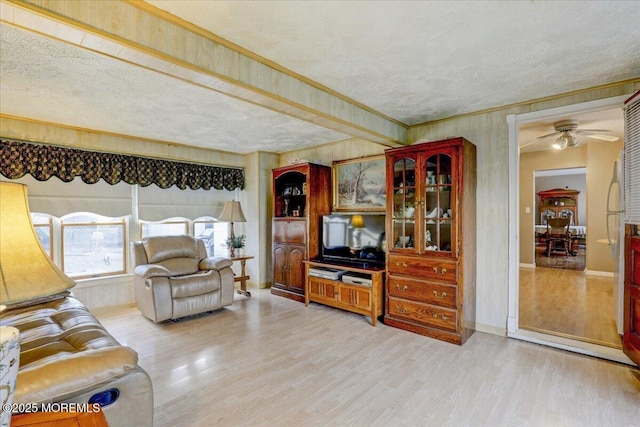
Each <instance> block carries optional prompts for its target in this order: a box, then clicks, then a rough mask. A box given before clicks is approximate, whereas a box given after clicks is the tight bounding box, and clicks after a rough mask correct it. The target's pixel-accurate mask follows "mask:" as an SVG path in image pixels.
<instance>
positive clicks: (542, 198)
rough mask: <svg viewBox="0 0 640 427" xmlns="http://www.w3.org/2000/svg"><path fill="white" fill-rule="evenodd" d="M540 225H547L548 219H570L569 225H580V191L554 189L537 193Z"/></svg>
mask: <svg viewBox="0 0 640 427" xmlns="http://www.w3.org/2000/svg"><path fill="white" fill-rule="evenodd" d="M536 194H537V195H538V214H539V218H540V225H547V219H551V218H567V217H568V218H570V219H571V221H570V222H569V225H579V224H578V194H580V192H579V191H578V190H572V189H566V188H554V189H552V190H544V191H539V192H537V193H536Z"/></svg>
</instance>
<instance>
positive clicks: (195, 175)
mask: <svg viewBox="0 0 640 427" xmlns="http://www.w3.org/2000/svg"><path fill="white" fill-rule="evenodd" d="M0 173H2V175H4V176H6V177H7V178H10V179H17V178H21V177H23V176H24V175H26V174H31V175H32V176H33V177H34V178H35V179H37V180H38V181H46V180H48V179H49V178H51V177H52V176H57V177H58V178H60V179H61V180H62V181H64V182H69V181H72V180H73V179H74V178H75V177H76V176H79V177H81V178H82V180H83V181H84V182H86V183H87V184H95V183H96V182H98V181H99V180H100V179H104V180H105V181H106V182H108V183H109V184H116V183H118V182H120V181H124V182H126V183H128V184H139V185H141V186H142V187H146V186H148V185H151V184H156V185H157V186H158V187H160V188H169V187H171V186H172V185H175V186H177V187H178V188H180V189H182V190H184V189H186V188H187V187H189V188H191V189H192V190H197V189H199V188H203V189H205V190H209V189H211V188H215V189H216V190H222V189H225V190H229V191H231V190H235V189H236V188H240V189H243V188H244V170H243V169H238V168H228V167H222V166H209V165H202V164H196V163H185V162H177V161H173V160H160V159H152V158H147V157H139V156H129V155H126V154H112V153H101V152H97V151H85V150H78V149H74V148H65V147H57V146H53V145H43V144H34V143H30V142H23V141H14V140H6V139H2V140H0Z"/></svg>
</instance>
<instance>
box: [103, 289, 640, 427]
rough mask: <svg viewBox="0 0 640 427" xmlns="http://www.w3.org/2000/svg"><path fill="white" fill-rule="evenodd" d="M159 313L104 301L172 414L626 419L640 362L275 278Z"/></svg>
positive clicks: (388, 422)
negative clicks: (362, 309)
mask: <svg viewBox="0 0 640 427" xmlns="http://www.w3.org/2000/svg"><path fill="white" fill-rule="evenodd" d="M251 293H252V295H253V296H252V297H251V298H245V297H242V296H236V302H235V303H234V304H233V305H232V306H230V307H228V308H225V309H222V310H219V311H217V312H214V313H212V314H207V315H201V316H196V317H193V318H188V319H183V320H181V321H180V322H177V323H172V322H167V323H163V324H157V325H156V324H154V323H152V322H151V321H149V320H148V319H146V318H144V317H143V316H142V315H141V314H140V313H139V312H138V311H137V309H136V308H135V307H120V308H116V309H110V310H108V311H104V310H102V311H96V315H97V317H98V318H99V319H100V321H101V322H102V323H103V324H104V325H105V327H106V328H107V329H108V330H109V331H110V332H111V333H112V334H113V335H114V336H115V337H116V338H117V339H118V340H119V341H120V342H121V343H123V344H125V345H129V346H131V347H133V348H134V349H135V350H136V351H137V352H138V353H139V357H140V362H139V363H140V365H141V366H142V367H143V368H144V369H145V370H147V372H148V373H149V374H150V376H151V378H152V381H153V389H154V398H155V423H154V425H155V426H156V427H163V426H172V427H174V426H181V427H190V426H213V425H215V426H270V427H277V426H302V427H305V426H384V427H389V426H405V427H409V426H444V425H447V426H549V425H563V426H587V425H606V426H614V425H615V426H623V425H624V426H627V425H634V424H635V425H637V423H638V420H639V419H640V418H639V417H640V409H639V408H640V372H639V371H638V369H635V368H631V367H629V366H626V365H621V364H616V363H612V362H607V361H603V360H600V359H596V358H593V357H588V356H582V355H577V354H574V353H569V352H565V351H562V350H557V349H553V348H549V347H544V346H541V345H538V344H532V343H528V342H524V341H518V340H515V339H509V338H506V337H502V336H496V335H490V334H485V333H481V332H476V333H475V334H474V335H472V336H471V338H470V339H469V340H468V341H467V342H466V343H465V345H464V346H462V347H459V346H456V345H453V344H448V343H445V342H441V341H437V340H434V339H431V338H427V337H424V336H421V335H417V334H413V333H410V332H407V331H403V330H399V329H395V328H392V327H389V326H387V325H384V324H381V323H378V326H377V327H375V328H374V327H372V326H371V324H370V323H369V319H368V318H366V317H363V316H360V315H357V314H353V313H348V312H345V311H341V310H337V309H333V308H329V307H326V306H322V305H319V304H314V303H312V304H311V305H310V306H309V307H305V306H304V304H301V303H298V302H295V301H292V300H289V299H285V298H281V297H276V296H273V295H271V294H270V293H269V290H268V289H265V290H255V289H252V290H251Z"/></svg>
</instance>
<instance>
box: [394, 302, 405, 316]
mask: <svg viewBox="0 0 640 427" xmlns="http://www.w3.org/2000/svg"><path fill="white" fill-rule="evenodd" d="M396 310H398V313H400V314H406V313H407V308H406V307H405V306H403V305H401V304H396Z"/></svg>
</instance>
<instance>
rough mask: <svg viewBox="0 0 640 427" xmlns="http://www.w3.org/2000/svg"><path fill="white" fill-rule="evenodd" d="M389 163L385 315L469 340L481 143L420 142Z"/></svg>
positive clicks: (430, 332) (447, 337)
mask: <svg viewBox="0 0 640 427" xmlns="http://www.w3.org/2000/svg"><path fill="white" fill-rule="evenodd" d="M386 162H387V163H386V167H387V230H386V235H387V246H388V256H387V280H386V291H387V292H386V308H385V317H384V322H385V324H388V325H391V326H395V327H398V328H402V329H406V330H408V331H412V332H415V333H419V334H422V335H427V336H430V337H433V338H437V339H440V340H443V341H448V342H451V343H455V344H459V345H461V344H463V343H464V342H465V341H466V340H467V339H468V338H469V336H471V334H472V333H473V332H474V329H475V319H476V315H475V312H476V210H475V209H476V208H475V197H476V147H475V145H473V144H472V143H470V142H469V141H467V140H465V139H463V138H452V139H447V140H443V141H436V142H428V143H422V144H415V145H411V146H408V147H402V148H395V149H390V150H387V151H386Z"/></svg>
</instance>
